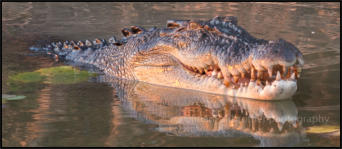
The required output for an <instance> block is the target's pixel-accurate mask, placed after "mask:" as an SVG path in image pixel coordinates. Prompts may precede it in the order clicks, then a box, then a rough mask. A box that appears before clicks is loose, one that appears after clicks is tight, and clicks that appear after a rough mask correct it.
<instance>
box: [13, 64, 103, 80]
mask: <svg viewBox="0 0 342 149" xmlns="http://www.w3.org/2000/svg"><path fill="white" fill-rule="evenodd" d="M95 75H96V74H95V73H89V72H88V71H83V70H78V69H76V68H73V67H71V66H58V67H51V68H42V69H39V70H36V71H34V72H24V73H19V74H16V75H14V76H10V81H11V82H21V83H33V82H41V81H45V82H46V83H51V84H73V83H78V82H83V81H87V80H88V78H89V77H92V76H95Z"/></svg>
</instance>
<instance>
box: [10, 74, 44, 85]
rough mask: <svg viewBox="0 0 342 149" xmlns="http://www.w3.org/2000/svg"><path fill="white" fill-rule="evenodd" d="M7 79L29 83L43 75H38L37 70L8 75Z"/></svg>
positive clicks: (38, 79)
mask: <svg viewBox="0 0 342 149" xmlns="http://www.w3.org/2000/svg"><path fill="white" fill-rule="evenodd" d="M9 79H10V80H11V81H16V82H22V83H31V82H40V81H42V80H43V79H44V76H42V75H40V73H39V72H23V73H19V74H16V75H13V76H10V77H9Z"/></svg>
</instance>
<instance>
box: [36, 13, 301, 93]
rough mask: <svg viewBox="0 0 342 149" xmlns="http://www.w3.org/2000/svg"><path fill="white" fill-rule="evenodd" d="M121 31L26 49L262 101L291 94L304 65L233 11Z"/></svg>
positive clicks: (293, 51) (130, 76) (125, 75)
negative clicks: (258, 34)
mask: <svg viewBox="0 0 342 149" xmlns="http://www.w3.org/2000/svg"><path fill="white" fill-rule="evenodd" d="M121 32H122V34H123V36H124V37H123V38H122V39H120V40H118V39H117V38H116V37H115V36H113V37H111V38H109V39H108V40H104V39H95V40H94V41H89V40H85V41H78V42H76V41H65V42H61V41H59V42H52V43H50V44H47V45H43V46H32V47H31V48H30V49H31V50H33V51H37V52H40V53H44V54H47V55H50V56H52V57H53V58H55V59H56V60H59V61H60V60H61V61H66V62H69V63H71V64H75V65H79V66H80V65H81V66H83V65H84V66H86V65H87V66H94V67H96V68H98V69H99V70H101V71H102V72H103V73H105V74H106V75H109V76H112V77H116V78H122V79H127V80H138V81H142V82H147V83H151V84H156V85H162V86H169V87H176V88H184V89H190V90H199V91H203V92H210V93H216V94H224V95H228V96H235V97H245V98H254V99H261V100H280V99H288V98H290V97H292V96H293V95H294V94H295V92H296V90H297V80H298V78H299V77H300V74H301V71H302V67H303V65H304V59H303V54H302V53H301V52H300V51H299V50H298V49H297V48H296V47H295V46H294V45H293V44H291V43H290V42H287V41H285V40H284V39H277V40H264V39H258V38H256V37H253V36H252V35H251V34H249V33H248V32H247V31H246V30H244V29H243V28H242V27H240V26H239V25H238V23H237V18H236V17H234V16H217V17H214V18H212V19H210V20H207V21H203V20H168V21H167V25H166V27H165V28H157V27H153V28H150V29H148V30H147V29H144V28H142V27H139V26H131V27H128V28H123V29H122V30H121Z"/></svg>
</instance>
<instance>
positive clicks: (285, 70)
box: [283, 65, 288, 77]
mask: <svg viewBox="0 0 342 149" xmlns="http://www.w3.org/2000/svg"><path fill="white" fill-rule="evenodd" d="M287 72H288V67H287V66H285V65H284V66H283V76H284V77H285V76H286V74H287Z"/></svg>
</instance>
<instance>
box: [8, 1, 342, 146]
mask: <svg viewBox="0 0 342 149" xmlns="http://www.w3.org/2000/svg"><path fill="white" fill-rule="evenodd" d="M2 4H3V5H2V24H3V26H2V94H3V96H4V95H17V96H16V97H19V96H20V97H25V98H24V99H21V100H3V102H2V144H3V146H339V145H340V141H339V140H340V77H339V76H340V13H339V12H340V5H339V3H2ZM216 15H234V16H237V17H238V24H240V25H241V26H242V27H243V28H245V29H246V30H247V31H248V32H249V33H251V34H252V35H254V36H256V37H258V38H264V39H268V40H270V39H277V38H283V39H285V40H287V41H289V42H291V43H293V44H294V45H296V46H297V47H298V48H299V49H300V50H301V51H302V53H303V54H304V59H305V65H304V70H303V73H302V77H301V78H300V80H299V81H298V86H299V88H298V91H297V93H296V94H295V95H294V97H293V98H292V99H291V100H287V101H281V102H262V101H255V100H249V99H240V98H231V97H226V96H218V95H212V94H204V93H199V92H193V91H188V90H182V89H170V88H164V87H158V86H153V85H148V84H144V83H130V82H128V83H127V82H122V81H117V80H107V83H106V82H103V80H106V79H103V78H101V77H97V78H92V79H90V80H88V81H82V82H78V83H71V84H67V83H66V84H63V83H61V84H51V83H48V82H40V83H22V84H20V85H19V87H17V89H13V87H11V84H10V83H9V77H10V76H13V75H15V74H17V73H22V72H32V71H35V70H38V69H41V68H50V67H55V66H61V65H64V64H63V63H58V62H55V61H54V60H52V59H50V58H46V57H41V56H32V53H31V52H30V51H29V50H28V47H29V46H32V45H34V44H37V42H42V43H45V42H49V41H54V40H84V39H94V38H108V37H110V36H112V35H116V36H117V37H118V36H121V35H120V34H121V32H120V31H121V29H122V28H124V27H128V26H131V25H137V26H142V27H144V28H150V27H153V26H156V27H164V26H165V23H166V20H168V19H203V20H207V19H210V18H212V17H214V16H216ZM108 82H109V83H108ZM18 88H19V89H18ZM239 111H240V112H239ZM246 113H248V114H246ZM260 113H261V114H260ZM282 122H285V124H283V125H281V123H282ZM254 123H255V124H254ZM331 127H333V129H331ZM271 128H272V129H273V132H272V131H271V130H270V129H271ZM313 128H325V129H321V130H320V131H318V133H313V132H312V131H309V130H312V129H313ZM328 128H329V129H328Z"/></svg>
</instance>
